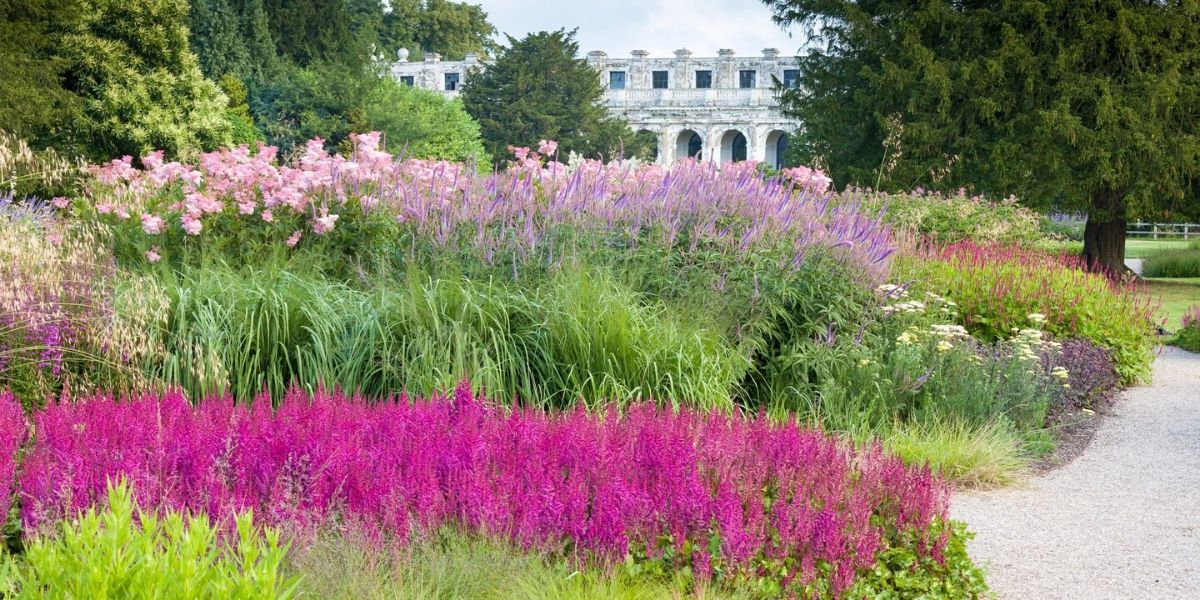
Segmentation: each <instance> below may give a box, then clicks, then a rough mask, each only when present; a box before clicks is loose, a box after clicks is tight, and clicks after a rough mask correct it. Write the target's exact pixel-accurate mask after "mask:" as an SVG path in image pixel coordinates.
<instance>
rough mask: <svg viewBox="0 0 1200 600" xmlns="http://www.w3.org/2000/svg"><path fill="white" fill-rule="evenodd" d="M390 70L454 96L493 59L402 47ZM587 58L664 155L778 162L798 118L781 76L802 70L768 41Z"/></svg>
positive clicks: (615, 104)
mask: <svg viewBox="0 0 1200 600" xmlns="http://www.w3.org/2000/svg"><path fill="white" fill-rule="evenodd" d="M398 58H399V61H398V62H396V63H395V64H393V65H392V69H391V72H392V76H393V77H395V78H396V79H397V80H399V81H401V82H402V83H407V84H409V85H416V86H419V87H422V88H425V89H430V90H439V91H441V92H443V93H444V94H446V95H448V96H456V95H458V90H459V89H460V88H461V86H462V85H463V83H465V82H466V80H467V79H468V78H469V77H470V76H471V73H472V72H473V71H475V70H478V69H482V68H486V67H487V63H486V62H485V61H483V60H481V59H480V57H479V55H477V54H468V55H467V56H466V60H462V61H442V60H441V58H440V57H439V56H438V55H437V54H428V55H426V56H425V60H424V61H422V62H410V61H409V60H408V51H407V50H403V49H401V50H400V52H399V55H398ZM587 61H588V64H590V65H592V67H594V68H595V69H596V70H597V71H599V72H600V77H601V80H602V81H603V83H604V85H605V94H604V100H605V103H606V104H607V105H608V107H609V109H610V110H611V111H613V112H614V113H616V114H619V115H621V116H622V117H624V118H625V119H626V120H628V121H629V124H630V125H631V126H632V127H633V128H634V129H635V130H638V131H642V130H645V131H650V132H652V133H654V135H655V136H656V137H657V138H658V160H659V162H661V163H664V164H670V163H671V162H672V161H674V160H675V159H676V158H680V157H688V156H699V157H701V158H703V159H708V160H716V161H720V162H728V161H738V160H747V159H753V160H759V161H763V162H766V163H768V164H771V165H776V166H778V164H779V162H780V160H781V159H782V157H783V150H784V149H785V148H786V147H787V139H788V138H787V134H788V132H791V131H793V130H795V129H796V127H798V126H799V123H797V122H796V121H794V120H792V119H789V118H787V117H785V116H784V115H783V113H782V112H780V109H779V101H778V98H777V96H776V93H775V91H774V86H775V79H778V80H779V81H781V82H783V83H784V84H785V85H792V84H794V82H795V80H796V77H797V75H798V73H799V71H798V67H797V61H796V59H795V58H793V57H790V56H789V57H784V56H780V53H779V50H777V49H775V48H767V49H765V50H763V52H762V55H761V56H748V57H738V56H736V55H735V54H734V51H733V50H727V49H723V50H720V51H718V53H717V56H716V57H694V56H692V53H691V52H690V51H688V50H676V51H675V56H674V57H673V58H650V56H649V53H648V52H646V51H644V50H634V51H633V52H632V53H631V56H630V57H629V58H609V56H608V55H607V54H605V53H604V52H599V51H596V52H589V53H588V55H587Z"/></svg>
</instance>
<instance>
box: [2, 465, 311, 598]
mask: <svg viewBox="0 0 1200 600" xmlns="http://www.w3.org/2000/svg"><path fill="white" fill-rule="evenodd" d="M236 529H237V531H236V539H235V540H231V541H230V542H229V543H227V542H226V540H225V539H223V536H222V533H221V532H220V531H218V530H217V529H216V528H215V527H214V526H213V525H212V524H211V523H209V521H208V519H207V518H206V517H204V516H202V515H184V514H181V513H177V512H170V513H167V514H166V515H164V516H161V517H159V516H155V515H152V514H149V513H145V512H142V511H141V510H139V509H138V507H137V503H136V502H135V501H134V499H133V493H132V491H131V490H130V488H129V486H128V485H127V484H125V483H117V484H115V485H110V486H109V489H108V504H107V506H105V507H104V508H103V510H99V511H97V510H96V509H95V508H92V509H89V510H88V511H87V512H85V513H83V514H82V515H80V516H79V518H78V519H76V520H73V521H64V522H63V523H62V524H61V529H60V530H59V531H57V532H54V533H53V534H49V533H43V534H36V535H34V536H33V537H32V538H30V539H28V540H27V541H26V546H25V552H24V554H23V555H21V556H12V555H9V554H5V555H4V564H3V567H2V569H0V588H2V589H3V590H4V591H5V592H6V596H7V597H10V598H64V599H65V598H132V599H138V598H164V599H165V598H213V599H218V598H242V599H247V600H249V599H267V598H271V599H279V600H285V599H287V598H292V597H294V595H295V589H296V587H297V584H298V581H297V579H296V578H289V577H286V576H285V575H284V572H283V567H284V559H285V557H286V554H287V546H286V545H281V544H280V541H279V532H278V531H275V530H272V529H267V530H265V531H262V532H259V531H257V530H256V529H255V527H254V522H253V518H252V517H251V516H250V514H249V513H246V514H242V515H238V516H237V517H236Z"/></svg>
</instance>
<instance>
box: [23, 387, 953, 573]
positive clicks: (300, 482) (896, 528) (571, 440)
mask: <svg viewBox="0 0 1200 600" xmlns="http://www.w3.org/2000/svg"><path fill="white" fill-rule="evenodd" d="M9 404H10V405H11V404H12V403H11V401H10V402H9ZM270 406H271V403H270V402H267V401H265V400H264V401H261V402H256V403H255V404H254V405H253V407H250V408H247V407H243V406H235V405H234V404H233V403H232V402H230V401H228V399H225V400H220V399H214V400H209V401H205V402H201V403H199V404H198V405H197V406H195V407H193V406H192V405H191V404H190V403H189V402H188V401H187V400H186V399H184V398H183V397H182V396H180V395H177V394H167V395H165V396H162V397H161V398H159V397H148V396H147V397H141V398H135V399H131V400H127V401H121V402H116V401H114V400H113V399H111V398H107V397H94V398H87V399H80V400H78V401H76V402H73V403H68V402H64V403H58V404H53V405H50V406H47V407H46V408H45V409H44V410H42V411H40V412H38V413H37V414H36V415H35V416H34V417H33V422H34V430H35V431H36V435H35V436H34V440H33V443H32V445H31V447H30V448H29V449H28V451H27V453H26V455H25V457H24V460H23V468H22V473H21V476H20V482H19V483H20V494H19V497H20V499H21V502H22V517H23V521H24V524H25V527H26V528H27V529H34V530H36V529H38V528H41V527H44V526H45V525H46V524H47V523H50V522H54V521H57V520H58V519H60V518H62V517H64V516H69V515H72V514H75V513H76V512H77V511H78V510H80V509H83V508H85V507H90V506H92V505H94V504H95V503H97V502H101V501H102V500H103V498H104V497H105V485H106V482H107V481H109V480H113V479H115V478H125V479H127V480H128V481H129V482H130V484H131V486H132V488H133V490H134V493H135V495H136V496H137V498H138V499H139V503H140V504H141V505H142V506H143V507H144V508H147V509H152V510H164V509H190V510H202V511H204V512H206V513H207V514H209V515H214V516H220V515H230V514H234V513H235V512H240V511H244V510H246V509H252V510H253V511H254V514H255V516H256V517H259V518H261V519H263V520H264V521H266V522H267V523H272V524H281V523H282V524H289V525H293V526H294V525H299V526H302V527H306V526H320V525H324V524H328V523H330V522H334V521H337V522H350V523H355V524H357V525H360V526H363V527H366V528H367V529H368V530H374V531H380V532H387V533H390V534H395V535H397V536H399V537H400V538H407V537H409V536H414V535H415V536H421V535H424V534H426V533H428V532H432V531H435V530H437V529H439V528H441V527H445V526H452V527H458V528H464V529H466V530H468V531H475V532H481V533H487V534H489V535H498V536H501V537H502V538H507V539H509V540H511V541H513V542H514V543H517V544H519V545H521V546H524V547H526V548H536V549H539V550H541V551H545V552H551V553H563V554H564V555H570V556H576V557H586V558H588V559H589V560H592V559H594V560H599V561H602V562H613V561H619V560H621V559H624V558H625V557H626V556H630V557H634V558H635V559H636V560H639V561H649V562H655V563H666V565H669V566H672V567H674V568H683V567H691V568H692V569H693V572H694V573H695V575H696V576H697V577H698V578H701V579H710V578H714V577H716V578H720V579H722V580H735V581H736V580H739V579H744V578H755V579H757V578H765V579H767V580H770V581H772V582H775V583H776V584H777V585H781V586H783V589H795V590H797V591H802V590H809V591H821V593H822V594H833V595H838V594H841V593H842V592H844V591H846V590H848V589H850V587H851V586H853V585H854V583H855V580H856V577H858V576H859V575H862V574H864V573H865V572H866V571H867V570H868V569H869V568H870V567H872V566H873V565H874V564H875V561H876V557H877V555H878V554H879V553H881V552H884V551H886V550H888V549H889V548H897V547H904V548H907V549H908V550H910V551H911V552H913V553H914V554H915V555H917V556H921V557H926V558H930V557H932V559H933V560H932V561H931V562H932V563H933V564H937V561H938V560H939V557H940V556H941V554H940V553H941V552H942V550H943V548H944V547H945V544H946V543H947V539H948V536H950V535H951V533H950V528H949V525H948V523H947V522H946V520H945V519H946V509H947V502H948V495H949V492H948V488H947V487H946V486H945V485H944V484H943V483H941V482H940V481H938V480H937V479H935V478H934V477H932V476H931V475H930V474H929V472H928V471H927V470H921V469H913V468H908V467H905V466H904V465H903V464H902V463H901V461H900V460H899V459H898V458H895V457H892V456H890V455H886V454H884V453H883V452H882V451H881V450H879V449H878V448H877V447H876V448H867V449H860V450H854V449H851V448H849V447H847V446H845V445H843V444H842V443H840V442H837V441H834V440H832V439H830V438H827V437H826V436H825V435H824V434H822V433H821V432H819V431H816V430H811V429H806V428H804V427H801V426H797V425H796V424H795V423H786V424H777V423H772V422H770V421H768V420H765V419H762V418H758V419H742V418H731V417H729V416H725V415H720V414H709V415H704V414H700V413H695V412H689V411H681V412H678V413H675V412H671V411H669V410H662V409H659V408H656V407H654V406H652V405H638V406H635V407H632V408H631V409H630V410H629V411H628V412H626V413H624V414H622V415H618V414H616V413H615V412H613V411H610V412H608V413H605V414H600V415H597V414H592V413H587V412H584V411H574V412H570V413H564V414H560V415H556V416H555V415H547V414H545V413H543V412H541V411H535V410H521V409H518V410H515V411H513V412H511V413H510V412H506V411H504V410H501V409H498V408H495V407H492V406H490V405H489V404H487V403H486V401H484V400H483V399H482V398H475V397H472V395H471V392H470V391H469V388H468V387H467V386H465V385H464V386H461V387H460V388H459V389H458V390H457V391H456V392H455V393H454V394H453V396H451V397H446V398H441V397H437V398H434V399H433V400H432V401H417V402H411V401H410V400H409V399H408V398H406V397H400V398H399V399H396V400H394V401H389V402H383V403H375V404H368V403H366V402H364V401H362V400H361V399H357V398H354V399H350V398H346V397H344V396H341V395H338V394H327V393H320V394H317V395H316V397H315V398H314V399H313V400H312V401H311V402H309V401H308V399H307V397H305V396H303V395H302V394H299V393H296V392H293V393H292V394H289V396H288V397H287V398H286V399H285V400H284V401H283V402H282V403H281V405H280V408H279V409H278V410H277V411H272V410H271V408H270Z"/></svg>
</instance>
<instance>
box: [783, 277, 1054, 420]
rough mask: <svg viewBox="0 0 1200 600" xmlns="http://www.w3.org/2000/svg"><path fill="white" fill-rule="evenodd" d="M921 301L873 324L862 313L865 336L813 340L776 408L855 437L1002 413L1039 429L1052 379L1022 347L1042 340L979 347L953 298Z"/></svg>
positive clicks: (900, 303) (897, 303)
mask: <svg viewBox="0 0 1200 600" xmlns="http://www.w3.org/2000/svg"><path fill="white" fill-rule="evenodd" d="M922 300H923V301H913V300H907V299H902V298H898V299H894V300H893V304H891V305H889V306H898V307H905V308H902V309H899V310H896V311H895V312H893V313H892V314H890V315H888V316H883V317H880V318H879V320H877V321H873V317H872V316H871V314H870V313H866V314H863V315H862V319H863V320H862V321H861V325H860V326H861V327H862V330H861V341H860V339H858V338H859V334H858V333H854V332H850V331H847V332H842V333H841V334H840V335H838V336H837V338H836V339H835V341H834V342H833V343H828V344H814V345H812V346H811V347H810V348H809V350H808V352H806V353H804V354H803V355H801V356H798V357H797V358H796V360H797V366H798V368H799V367H803V368H804V369H806V373H807V374H808V379H807V380H802V379H800V378H798V377H797V378H796V379H797V381H796V383H794V384H793V388H792V390H793V393H792V394H791V395H790V396H789V395H780V396H779V397H778V398H776V399H775V401H774V402H773V403H772V405H771V408H772V410H773V411H775V412H778V413H780V414H781V415H787V414H793V413H794V414H798V415H799V416H801V417H803V418H808V419H813V420H818V421H820V422H821V423H822V424H823V425H824V426H825V427H827V428H829V429H832V430H835V431H845V432H850V433H852V434H856V435H857V434H859V433H861V432H863V430H864V429H865V430H866V432H867V433H870V434H874V433H878V432H880V431H884V432H886V431H887V429H888V428H890V427H892V426H894V425H897V424H898V425H900V426H905V425H907V424H909V423H916V424H930V423H937V422H939V421H943V420H955V421H965V422H968V423H972V424H976V425H986V424H987V423H989V422H991V421H992V420H994V419H997V418H999V419H1004V420H1005V421H1007V422H1008V423H1011V424H1013V425H1014V426H1016V427H1017V428H1018V429H1020V430H1033V429H1039V428H1041V427H1042V426H1043V425H1044V421H1045V415H1046V409H1047V406H1048V405H1049V404H1050V402H1051V400H1052V399H1053V394H1054V389H1055V388H1054V382H1053V381H1052V380H1051V379H1050V378H1049V376H1048V374H1047V373H1045V371H1044V368H1043V367H1042V365H1041V363H1040V361H1039V360H1038V359H1037V358H1036V357H1027V356H1025V355H1023V354H1022V352H1021V351H1020V350H1021V347H1022V346H1026V347H1029V346H1038V348H1040V343H1039V342H1035V341H1032V340H1029V341H1027V340H1025V339H1018V340H1012V341H1009V340H1005V341H1004V342H1003V343H1002V345H1001V346H999V347H996V348H987V349H984V348H981V347H980V346H979V344H978V343H977V342H975V341H974V340H972V339H970V338H969V337H968V336H967V335H966V332H965V331H963V330H961V329H956V328H954V327H953V326H952V325H950V323H952V322H953V319H954V317H955V312H954V310H953V305H952V304H950V303H948V302H946V301H945V300H943V299H940V298H938V297H937V296H933V295H930V296H927V297H924V298H923V299H922ZM909 307H911V308H909ZM885 312H886V311H885ZM1038 348H1034V350H1037V349H1038Z"/></svg>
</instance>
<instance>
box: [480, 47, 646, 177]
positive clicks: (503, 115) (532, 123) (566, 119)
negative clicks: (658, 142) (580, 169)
mask: <svg viewBox="0 0 1200 600" xmlns="http://www.w3.org/2000/svg"><path fill="white" fill-rule="evenodd" d="M498 52H499V53H498V55H497V56H496V62H495V64H494V65H492V66H490V67H488V68H487V69H484V70H483V71H481V72H478V73H474V74H473V75H472V76H471V77H469V78H467V82H466V84H465V85H463V90H462V101H463V105H464V106H465V107H466V109H467V112H468V113H470V115H471V116H473V117H475V119H476V120H477V121H479V126H480V129H481V131H482V133H483V139H484V145H485V147H486V148H487V151H488V152H489V153H490V154H491V155H492V156H493V157H496V158H497V159H499V158H502V157H505V156H507V155H508V154H509V153H508V150H507V148H508V146H526V147H536V146H537V144H538V141H539V140H543V139H546V140H557V141H558V143H559V146H558V148H559V152H561V153H562V154H563V155H564V156H565V155H566V154H567V153H570V152H577V153H579V154H581V155H583V156H585V157H588V158H599V157H604V158H613V157H615V156H617V155H618V154H621V153H623V154H624V155H625V156H634V155H639V154H644V153H645V151H646V149H645V148H643V147H642V146H644V145H645V144H646V140H645V138H644V137H640V136H636V135H635V134H634V132H633V130H631V129H630V128H629V124H628V123H627V122H626V121H624V120H623V119H620V118H618V117H615V116H613V115H611V114H610V113H609V112H608V109H606V108H605V107H604V105H603V104H602V103H601V102H602V98H603V96H604V87H603V85H602V84H601V82H600V75H599V73H597V72H596V70H595V69H593V68H592V67H591V66H590V65H588V64H587V61H586V60H584V59H580V58H576V54H577V53H578V52H579V44H578V43H577V42H576V41H575V39H574V32H573V31H572V32H567V31H565V30H559V31H554V32H546V31H542V32H538V33H531V34H529V35H527V36H526V37H525V38H523V39H520V40H517V39H514V38H512V37H509V38H508V46H507V47H501V48H500V49H499V50H498Z"/></svg>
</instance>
